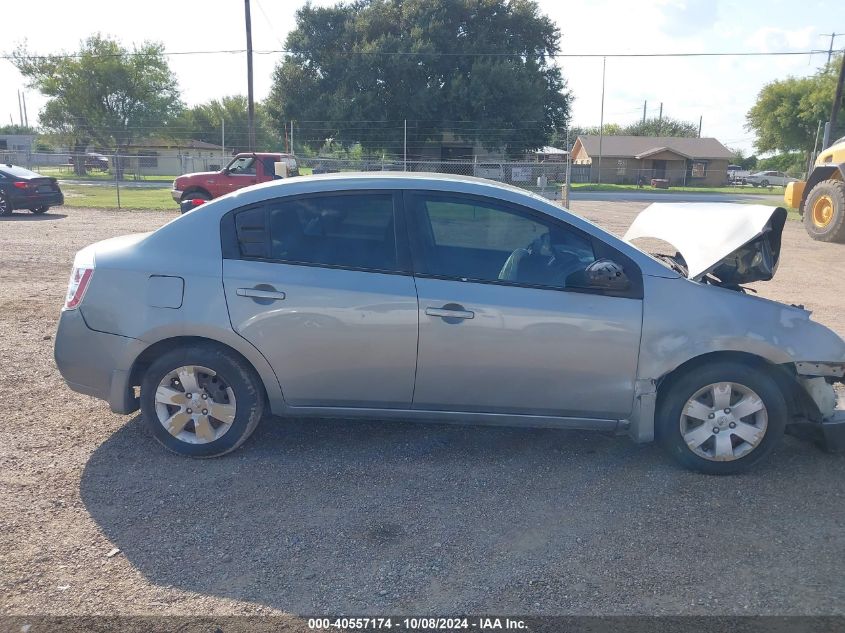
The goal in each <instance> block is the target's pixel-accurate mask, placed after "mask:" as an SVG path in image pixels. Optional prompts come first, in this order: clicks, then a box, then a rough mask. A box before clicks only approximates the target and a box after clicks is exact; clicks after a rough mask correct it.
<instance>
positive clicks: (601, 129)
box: [596, 57, 607, 184]
mask: <svg viewBox="0 0 845 633" xmlns="http://www.w3.org/2000/svg"><path fill="white" fill-rule="evenodd" d="M606 66H607V57H602V58H601V115H600V118H599V173H598V176H597V178H596V182H597V183H598V184H601V149H602V147H601V146H602V141H603V140H604V71H605V68H606Z"/></svg>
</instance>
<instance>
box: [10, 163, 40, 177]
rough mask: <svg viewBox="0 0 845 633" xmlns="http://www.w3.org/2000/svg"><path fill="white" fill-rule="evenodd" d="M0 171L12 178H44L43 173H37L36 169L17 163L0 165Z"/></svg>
mask: <svg viewBox="0 0 845 633" xmlns="http://www.w3.org/2000/svg"><path fill="white" fill-rule="evenodd" d="M0 172H3V173H4V174H5V175H7V176H11V177H12V178H26V179H29V178H43V176H42V175H41V174H36V173H35V172H34V171H29V170H28V169H24V168H23V167H18V166H16V165H0Z"/></svg>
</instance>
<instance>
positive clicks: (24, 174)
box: [0, 164, 65, 216]
mask: <svg viewBox="0 0 845 633" xmlns="http://www.w3.org/2000/svg"><path fill="white" fill-rule="evenodd" d="M64 202H65V197H64V195H63V194H62V190H61V188H60V187H59V183H58V181H57V180H56V179H55V178H48V177H46V176H42V175H41V174H37V173H35V172H34V171H30V170H28V169H24V168H23V167H18V166H16V165H10V164H6V165H0V216H4V215H12V212H13V211H14V210H15V209H29V210H30V211H31V212H32V213H35V214H37V215H40V214H42V213H47V210H48V209H49V208H50V207H57V206H59V205H61V204H64Z"/></svg>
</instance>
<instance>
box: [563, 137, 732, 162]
mask: <svg viewBox="0 0 845 633" xmlns="http://www.w3.org/2000/svg"><path fill="white" fill-rule="evenodd" d="M578 142H580V143H581V146H582V147H583V148H584V150H585V151H586V152H587V154H588V155H589V156H598V153H599V137H598V136H597V135H596V136H592V135H591V136H579V137H578ZM661 151H670V152H674V153H676V154H680V155H681V156H684V157H686V158H710V159H720V158H724V159H730V158H731V156H732V154H731V151H730V150H729V149H728V148H727V147H725V146H724V145H722V144H721V143H720V142H719V141H717V140H716V139H715V138H686V137H679V136H605V137H603V138H602V142H601V153H602V155H603V156H619V157H621V158H646V157H648V156H650V155H653V154H657V153H658V152H661Z"/></svg>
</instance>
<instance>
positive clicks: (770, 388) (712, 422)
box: [655, 362, 787, 475]
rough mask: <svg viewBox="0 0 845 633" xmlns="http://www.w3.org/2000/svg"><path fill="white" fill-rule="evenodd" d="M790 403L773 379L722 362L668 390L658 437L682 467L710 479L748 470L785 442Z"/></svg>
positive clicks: (660, 407) (678, 381)
mask: <svg viewBox="0 0 845 633" xmlns="http://www.w3.org/2000/svg"><path fill="white" fill-rule="evenodd" d="M786 420H787V407H786V401H785V400H784V397H783V395H782V393H781V390H780V389H779V387H778V385H777V383H776V382H775V380H774V379H773V378H771V377H770V376H769V375H767V374H766V373H765V372H763V371H760V370H759V369H756V368H754V367H751V366H748V365H744V364H741V363H735V362H719V363H713V364H712V365H706V366H704V367H699V368H697V369H695V370H693V371H690V372H688V373H686V374H684V375H682V376H681V377H679V378H678V379H676V380H674V381H672V382H671V383H669V384H668V385H667V386H666V392H665V393H662V394H661V397H660V403H659V405H658V411H657V419H656V420H655V422H656V428H655V431H656V435H657V439H658V441H659V442H660V444H661V445H662V446H663V448H665V449H666V450H667V451H668V452H669V454H670V455H672V457H674V458H675V459H676V460H677V461H678V462H680V463H681V465H683V466H685V467H686V468H690V469H692V470H697V471H699V472H703V473H707V474H711V475H730V474H734V473H739V472H743V471H745V470H748V469H749V468H751V467H752V466H754V465H755V464H757V463H758V462H759V461H760V460H762V459H764V458H765V457H766V456H767V455H768V454H769V453H770V452H771V451H772V449H774V447H775V446H776V445H777V443H778V441H779V440H780V438H781V437H782V436H783V433H784V430H785V428H786Z"/></svg>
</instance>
